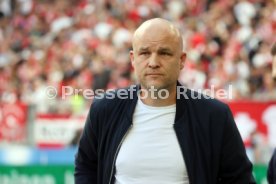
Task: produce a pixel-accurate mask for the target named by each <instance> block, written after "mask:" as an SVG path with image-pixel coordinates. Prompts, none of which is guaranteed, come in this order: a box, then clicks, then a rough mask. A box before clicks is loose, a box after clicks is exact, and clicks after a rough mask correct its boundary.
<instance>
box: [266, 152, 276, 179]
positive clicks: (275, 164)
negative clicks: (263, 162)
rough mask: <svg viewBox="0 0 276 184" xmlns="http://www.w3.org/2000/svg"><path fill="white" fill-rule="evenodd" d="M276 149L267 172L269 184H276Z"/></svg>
mask: <svg viewBox="0 0 276 184" xmlns="http://www.w3.org/2000/svg"><path fill="white" fill-rule="evenodd" d="M275 168H276V149H275V150H274V153H273V155H272V157H271V159H270V161H269V164H268V170H267V181H268V183H269V184H274V183H275V182H276V177H275V176H276V170H275Z"/></svg>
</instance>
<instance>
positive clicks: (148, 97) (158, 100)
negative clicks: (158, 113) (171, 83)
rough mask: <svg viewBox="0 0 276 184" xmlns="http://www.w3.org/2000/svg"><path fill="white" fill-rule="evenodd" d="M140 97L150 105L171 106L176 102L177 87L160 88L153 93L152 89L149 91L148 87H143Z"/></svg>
mask: <svg viewBox="0 0 276 184" xmlns="http://www.w3.org/2000/svg"><path fill="white" fill-rule="evenodd" d="M165 91H167V92H165ZM146 93H147V94H146ZM139 98H140V99H141V101H142V102H143V103H144V104H146V105H149V106H154V107H162V106H169V105H173V104H175V103H176V89H173V90H158V91H156V92H154V93H151V91H148V90H146V89H143V90H142V91H141V94H139Z"/></svg>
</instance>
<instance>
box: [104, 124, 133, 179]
mask: <svg viewBox="0 0 276 184" xmlns="http://www.w3.org/2000/svg"><path fill="white" fill-rule="evenodd" d="M131 127H132V124H131V125H130V126H129V127H128V129H127V131H126V133H125V134H124V137H123V138H122V140H121V142H120V144H119V145H118V147H117V149H116V152H115V155H114V158H113V162H112V169H111V173H110V178H109V182H108V183H109V184H111V180H112V175H113V171H114V165H115V161H116V158H117V156H118V152H119V150H120V148H121V145H122V143H123V141H124V140H125V138H126V135H127V133H128V132H129V130H130V128H131Z"/></svg>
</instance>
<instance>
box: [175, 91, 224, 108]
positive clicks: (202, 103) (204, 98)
mask: <svg viewBox="0 0 276 184" xmlns="http://www.w3.org/2000/svg"><path fill="white" fill-rule="evenodd" d="M181 88H183V89H185V93H184V94H183V93H182V94H181V95H182V96H181V95H179V98H180V99H182V100H184V101H186V102H187V103H188V104H190V105H192V106H198V107H199V108H200V109H206V110H208V111H218V110H219V111H228V110H229V107H228V105H227V104H226V103H225V102H222V101H220V100H218V99H216V98H214V97H211V96H209V95H207V94H205V93H202V92H198V91H196V90H192V89H189V88H187V87H184V86H181Z"/></svg>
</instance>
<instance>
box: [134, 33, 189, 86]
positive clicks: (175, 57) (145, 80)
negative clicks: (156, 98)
mask: <svg viewBox="0 0 276 184" xmlns="http://www.w3.org/2000/svg"><path fill="white" fill-rule="evenodd" d="M130 57H131V61H132V66H133V67H134V70H135V74H136V76H137V78H138V80H139V82H140V84H141V87H142V88H145V89H149V88H151V87H152V86H153V87H154V88H155V89H168V90H171V89H173V88H175V86H176V81H177V79H178V76H179V72H180V70H181V69H182V68H183V66H184V61H185V57H186V55H185V53H183V52H182V48H181V46H180V42H179V39H178V38H177V37H176V36H175V35H173V34H171V33H169V32H167V31H160V30H159V31H147V32H144V33H143V34H142V36H141V35H140V36H139V37H138V38H135V39H134V43H133V51H131V52H130Z"/></svg>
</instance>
